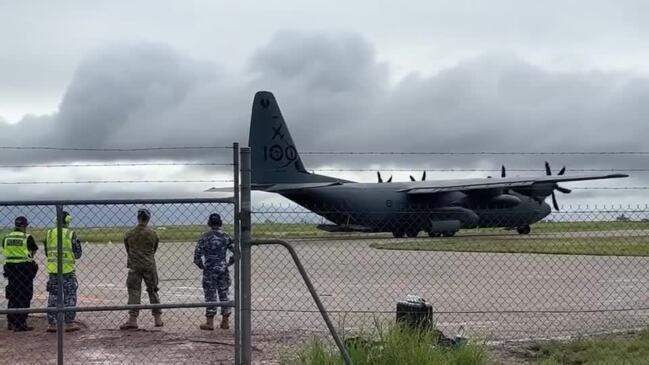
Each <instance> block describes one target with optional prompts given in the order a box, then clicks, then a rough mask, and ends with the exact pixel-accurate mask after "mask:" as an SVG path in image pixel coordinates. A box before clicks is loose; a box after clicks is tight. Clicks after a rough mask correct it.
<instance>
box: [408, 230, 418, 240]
mask: <svg viewBox="0 0 649 365" xmlns="http://www.w3.org/2000/svg"><path fill="white" fill-rule="evenodd" d="M418 235H419V230H414V229H413V230H408V231H406V236H408V237H410V238H415V237H417V236H418Z"/></svg>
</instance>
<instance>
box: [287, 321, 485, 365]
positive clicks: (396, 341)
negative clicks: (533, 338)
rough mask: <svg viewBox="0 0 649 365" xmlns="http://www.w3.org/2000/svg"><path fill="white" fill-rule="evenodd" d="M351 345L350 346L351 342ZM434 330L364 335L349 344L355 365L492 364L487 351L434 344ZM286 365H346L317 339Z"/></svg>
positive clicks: (397, 329)
mask: <svg viewBox="0 0 649 365" xmlns="http://www.w3.org/2000/svg"><path fill="white" fill-rule="evenodd" d="M348 343H350V342H349V341H348ZM434 343H435V337H434V334H433V332H432V331H418V330H413V329H409V328H406V327H400V326H393V327H390V328H388V329H386V330H382V331H379V332H378V334H376V335H374V336H363V337H362V338H361V339H360V340H357V341H354V342H353V343H351V344H349V345H348V348H349V355H350V357H351V359H352V362H353V363H354V364H355V365H363V364H372V365H383V364H386V365H394V364H403V365H427V364H431V365H432V364H435V365H445V364H449V365H450V364H453V365H455V364H457V365H481V364H487V363H488V357H487V354H486V352H485V351H484V350H483V348H481V347H479V346H476V345H473V344H467V345H465V346H463V347H460V348H442V347H439V346H435V345H433V344H434ZM281 363H282V364H283V365H338V364H344V361H343V359H342V357H341V356H340V353H339V352H338V348H337V347H335V346H331V345H330V344H327V343H325V342H323V340H321V339H318V338H314V339H313V340H311V341H309V342H307V343H306V344H305V345H304V347H303V348H301V349H300V350H297V352H296V353H294V354H291V355H288V356H287V357H286V358H284V359H283V360H282V362H281Z"/></svg>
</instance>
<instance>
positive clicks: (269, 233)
mask: <svg viewBox="0 0 649 365" xmlns="http://www.w3.org/2000/svg"><path fill="white" fill-rule="evenodd" d="M130 228H131V227H96V228H76V227H73V229H74V230H75V231H76V232H77V235H78V236H79V237H80V238H81V240H82V241H83V242H92V243H106V242H109V241H110V242H122V240H123V238H124V233H125V232H126V231H127V230H128V229H130ZM156 229H157V232H158V234H159V235H160V239H161V240H162V241H163V242H171V241H195V240H196V239H198V237H200V235H201V234H202V233H203V232H205V231H206V230H207V227H206V226H203V225H187V226H164V227H163V228H162V227H156ZM224 229H225V231H226V232H232V225H225V226H224ZM640 229H649V222H547V223H538V224H535V225H534V226H533V227H532V232H533V233H535V234H538V233H561V232H584V231H618V230H640ZM8 232H9V230H7V229H4V230H0V236H4V235H5V234H7V233H8ZM45 232H46V229H30V230H29V233H31V234H32V235H34V237H35V238H36V239H37V241H39V242H42V241H43V240H44V239H45ZM503 234H511V235H512V236H516V234H515V233H511V232H507V231H504V230H503V229H502V228H481V229H478V230H472V229H467V230H461V231H460V233H459V234H458V236H460V237H471V236H475V235H480V236H485V235H487V236H488V235H503ZM376 237H383V238H388V237H391V234H390V233H383V234H378V235H377V234H372V235H367V234H364V233H329V232H325V231H321V230H319V229H317V228H316V225H314V224H305V223H255V224H253V238H255V239H265V238H321V239H340V238H349V239H361V238H369V239H371V238H376ZM454 240H457V238H456V239H454ZM454 242H455V241H454ZM380 248H389V247H380ZM395 248H396V247H395ZM412 249H423V248H412ZM605 251H606V250H605ZM614 251H615V250H614ZM488 252H492V251H488ZM493 252H499V251H493ZM502 252H511V251H510V250H509V249H508V248H506V249H505V251H502Z"/></svg>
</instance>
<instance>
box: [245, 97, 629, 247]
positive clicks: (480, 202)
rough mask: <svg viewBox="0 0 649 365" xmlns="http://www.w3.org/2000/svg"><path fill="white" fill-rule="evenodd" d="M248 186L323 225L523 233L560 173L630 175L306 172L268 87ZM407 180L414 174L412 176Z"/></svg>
mask: <svg viewBox="0 0 649 365" xmlns="http://www.w3.org/2000/svg"><path fill="white" fill-rule="evenodd" d="M248 142H249V146H250V147H251V148H252V184H253V189H256V190H264V191H268V192H275V193H278V194H280V195H282V196H284V197H286V198H288V199H290V200H292V201H293V202H295V203H297V204H299V205H301V206H303V207H304V208H306V209H309V210H311V211H313V212H315V213H316V214H318V215H320V216H322V217H324V218H326V219H328V220H329V221H331V222H333V223H334V225H322V226H321V227H320V228H322V229H325V230H328V231H367V232H392V233H393V234H394V236H395V237H402V236H404V235H407V236H409V237H416V236H417V235H418V233H419V232H420V231H426V232H428V234H429V235H431V236H439V235H453V234H455V233H456V232H457V231H458V230H459V229H461V228H476V227H505V228H516V229H517V230H518V232H519V233H523V234H526V233H529V231H530V225H531V224H533V223H536V222H538V221H540V220H541V219H543V218H545V217H546V216H547V215H548V214H550V212H551V208H550V205H548V204H547V203H545V199H546V198H547V197H548V196H552V200H553V203H554V205H555V207H557V204H556V198H555V197H554V190H559V191H561V192H564V193H569V192H570V190H569V189H565V188H562V187H560V186H559V185H558V183H559V182H561V181H582V180H596V179H610V178H622V177H627V176H628V175H623V174H610V175H573V176H565V175H563V174H564V172H565V168H564V169H561V171H560V172H559V174H557V175H556V176H551V171H550V167H549V165H547V164H546V170H547V174H546V175H548V176H542V177H515V178H511V177H505V171H504V168H503V173H502V177H501V178H484V179H455V180H436V181H424V178H425V175H424V176H423V177H422V181H408V182H391V179H390V180H388V181H387V182H382V179H381V178H380V175H379V182H378V183H357V182H353V181H348V180H343V179H339V178H335V177H331V176H324V175H317V174H312V173H309V172H308V171H307V169H306V168H305V167H304V164H303V163H302V159H301V158H300V155H299V152H298V149H297V146H296V145H295V143H294V141H293V138H292V137H291V134H290V132H289V130H288V127H287V126H286V123H285V121H284V118H283V117H282V113H281V111H280V109H279V105H278V104H277V101H276V100H275V97H274V96H273V94H272V93H270V92H267V91H260V92H257V93H256V94H255V97H254V100H253V105H252V115H251V121H250V136H249V141H248ZM411 180H414V179H412V178H411Z"/></svg>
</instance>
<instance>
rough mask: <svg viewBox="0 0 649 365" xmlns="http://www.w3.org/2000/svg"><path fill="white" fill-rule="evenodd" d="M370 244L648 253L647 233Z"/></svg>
mask: <svg viewBox="0 0 649 365" xmlns="http://www.w3.org/2000/svg"><path fill="white" fill-rule="evenodd" d="M370 246H371V247H373V248H378V249H386V250H413V251H452V252H497V253H537V254H565V255H601V256H649V237H647V236H636V237H560V238H525V239H514V238H512V239H506V238H505V239H503V238H500V239H494V238H489V237H456V238H452V239H444V238H441V239H426V240H421V239H420V240H413V241H400V242H398V241H397V242H389V243H375V244H371V245H370Z"/></svg>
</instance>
